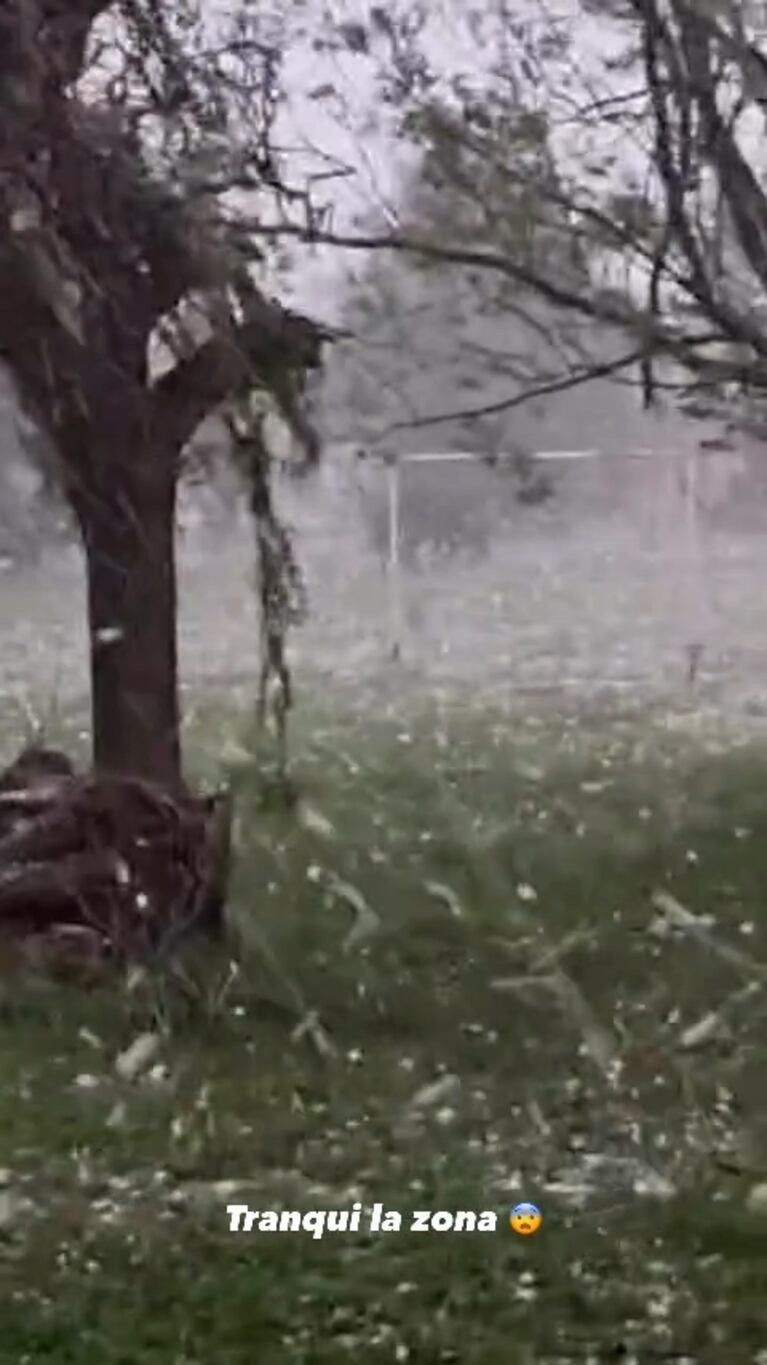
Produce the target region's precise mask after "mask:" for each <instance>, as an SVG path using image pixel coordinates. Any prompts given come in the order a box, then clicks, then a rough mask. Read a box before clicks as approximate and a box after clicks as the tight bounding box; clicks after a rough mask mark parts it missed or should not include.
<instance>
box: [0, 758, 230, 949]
mask: <svg viewBox="0 0 767 1365" xmlns="http://www.w3.org/2000/svg"><path fill="white" fill-rule="evenodd" d="M230 825H231V808H230V802H229V798H228V796H227V795H225V794H219V795H217V796H212V797H192V796H189V795H186V794H184V795H181V796H180V795H178V794H176V793H174V794H173V795H170V794H169V793H168V792H166V791H164V790H163V789H162V788H160V787H158V786H155V785H153V784H151V783H148V782H142V781H139V780H136V779H129V778H119V777H95V776H84V777H80V776H77V775H76V774H75V773H74V771H73V770H72V768H71V765H69V763H68V760H67V759H66V758H65V757H64V756H63V755H61V754H57V753H55V751H50V750H42V749H38V750H26V751H25V752H24V753H23V754H22V755H21V756H20V757H19V759H18V760H17V761H16V763H15V764H14V765H13V766H12V767H11V768H10V769H7V770H6V772H5V773H3V774H2V775H0V933H2V934H7V935H9V936H11V937H13V938H22V939H30V938H32V939H34V938H37V937H39V936H40V935H45V936H48V937H51V938H53V939H54V940H59V941H62V942H67V943H69V944H70V945H71V946H72V947H73V948H75V950H76V951H77V950H78V948H79V949H81V950H82V951H83V952H84V953H85V955H86V956H88V957H91V956H92V955H94V954H95V955H97V956H99V957H107V958H112V957H114V958H116V959H118V960H125V959H135V958H137V957H139V958H145V957H146V956H148V955H152V956H154V955H158V954H159V955H160V956H166V955H167V954H168V953H169V952H171V951H172V949H173V948H174V947H175V946H176V945H177V944H178V943H179V942H180V941H181V940H182V939H184V938H186V937H187V936H188V935H189V934H191V933H194V932H198V931H200V930H203V931H206V932H209V933H217V932H219V931H220V929H221V927H222V916H223V908H224V902H225V897H226V885H227V880H228V864H229V839H230Z"/></svg>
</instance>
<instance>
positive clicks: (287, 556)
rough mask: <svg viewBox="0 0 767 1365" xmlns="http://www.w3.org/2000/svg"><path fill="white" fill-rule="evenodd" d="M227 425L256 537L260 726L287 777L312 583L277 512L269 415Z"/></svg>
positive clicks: (234, 418) (243, 414) (238, 415)
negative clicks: (295, 633) (292, 652)
mask: <svg viewBox="0 0 767 1365" xmlns="http://www.w3.org/2000/svg"><path fill="white" fill-rule="evenodd" d="M227 425H228V427H229V432H230V436H231V441H232V454H233V458H234V460H235V463H236V466H237V468H238V470H239V472H240V475H241V477H242V479H243V482H244V484H245V489H246V494H247V499H248V507H249V510H250V514H251V516H252V518H253V527H254V532H255V538H256V555H257V576H258V595H259V610H260V621H259V637H260V638H259V644H260V654H261V664H260V668H259V677H258V691H257V696H256V724H257V726H258V728H259V729H260V730H263V729H264V727H265V725H266V722H267V719H268V718H269V702H270V700H271V703H272V706H271V718H272V719H273V721H274V727H275V733H276V737H277V745H278V761H279V766H280V773H281V776H282V777H284V776H285V775H286V771H287V757H288V755H287V718H288V712H289V711H290V709H291V707H292V705H293V680H292V675H291V671H290V666H289V663H288V659H287V649H286V646H287V636H288V632H289V630H290V629H291V627H293V626H295V625H299V624H301V622H302V621H304V620H305V619H306V614H307V608H308V603H307V593H306V584H305V581H304V577H303V574H302V572H301V569H300V566H299V564H298V562H297V560H296V557H295V553H294V550H293V544H292V540H291V535H290V531H289V529H288V527H287V526H285V525H284V524H283V523H282V521H281V520H280V518H279V516H278V515H277V512H276V510H275V507H274V499H273V488H272V474H273V470H272V464H273V461H272V456H271V452H270V450H269V447H268V444H267V441H266V436H265V431H264V425H265V415H264V414H263V413H259V412H255V413H254V412H253V411H252V410H251V409H248V410H246V409H244V407H241V408H239V409H238V410H237V411H236V412H234V413H232V414H230V416H229V417H228V419H227Z"/></svg>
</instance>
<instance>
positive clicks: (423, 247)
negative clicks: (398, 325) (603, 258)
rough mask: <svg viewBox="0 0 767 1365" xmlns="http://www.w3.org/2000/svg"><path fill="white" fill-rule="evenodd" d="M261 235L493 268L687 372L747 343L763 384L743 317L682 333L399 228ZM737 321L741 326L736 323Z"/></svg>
mask: <svg viewBox="0 0 767 1365" xmlns="http://www.w3.org/2000/svg"><path fill="white" fill-rule="evenodd" d="M254 231H258V232H259V233H260V234H261V236H262V237H273V238H279V237H292V238H296V239H297V240H299V241H301V242H304V243H305V244H307V245H309V246H335V247H340V248H344V249H345V250H348V251H395V252H401V253H405V254H410V255H412V256H421V257H423V258H424V259H425V260H431V261H435V262H440V261H441V262H443V263H445V264H446V265H457V266H467V267H469V268H474V269H482V270H489V271H495V272H496V273H498V274H500V275H504V276H506V278H507V279H511V280H515V281H516V282H517V283H518V284H520V285H522V286H523V287H524V288H526V289H529V290H531V291H532V292H533V293H536V294H538V295H539V296H540V297H542V298H544V299H546V300H547V301H548V302H549V303H552V304H554V305H555V306H556V307H559V308H564V309H567V310H568V311H570V312H574V313H578V314H580V315H581V316H583V317H588V318H591V319H593V320H594V321H596V322H601V323H609V324H611V325H612V326H614V327H617V328H620V329H622V330H623V331H625V332H628V333H629V334H630V335H634V336H641V337H642V338H643V339H644V340H645V343H646V344H647V343H649V344H651V345H652V346H654V347H655V349H656V351H657V352H658V353H659V354H666V355H669V356H671V357H672V358H674V359H675V360H677V361H679V363H680V364H682V365H684V366H685V367H686V368H687V369H690V370H692V371H693V373H696V374H700V375H710V376H711V377H712V378H714V379H721V378H723V377H726V376H727V375H728V374H732V373H733V372H734V371H735V369H736V366H735V364H734V363H730V362H728V361H722V360H719V359H715V358H713V357H711V356H706V355H705V354H703V351H704V348H705V347H706V346H711V345H714V344H721V343H722V342H723V341H734V342H738V343H740V344H743V343H748V344H749V345H752V346H753V348H754V350H755V351H756V352H757V356H756V358H755V360H754V362H753V363H750V364H748V365H746V366H745V367H744V365H743V363H742V362H741V364H740V367H739V368H740V370H741V371H742V370H743V369H744V368H748V370H749V373H750V374H751V375H752V377H753V378H754V381H755V382H758V383H759V384H761V385H763V386H764V387H766V388H767V363H765V362H767V338H765V337H763V336H761V335H760V334H759V333H758V332H756V330H755V328H753V327H751V326H749V325H748V324H747V320H746V319H745V318H741V317H740V316H737V317H735V315H729V314H728V315H727V316H726V317H725V318H722V319H721V320H719V319H717V320H718V321H720V327H719V329H718V330H716V331H713V330H711V331H707V332H703V333H697V334H696V333H692V332H684V331H682V330H680V328H678V327H674V326H672V325H670V324H667V323H664V322H663V320H662V319H661V318H651V317H649V318H648V316H647V314H646V312H645V311H644V310H643V309H640V308H639V307H636V306H634V305H633V304H631V303H630V302H629V301H628V300H623V299H621V300H620V302H619V301H618V299H617V298H616V295H615V293H614V292H612V291H611V292H605V293H600V292H598V291H595V292H594V293H593V294H585V293H579V292H578V291H577V290H574V289H570V288H566V287H565V286H564V285H560V284H555V283H553V282H552V280H551V279H548V278H547V277H546V276H544V275H542V274H540V273H539V272H538V271H536V270H534V269H532V268H530V267H529V266H525V265H522V264H521V263H520V262H519V261H515V260H512V259H511V258H510V257H509V256H506V255H504V254H503V253H501V252H495V251H488V250H484V249H483V250H475V249H473V248H470V247H464V246H450V245H443V244H441V243H438V242H434V241H430V240H429V239H428V238H423V237H417V236H414V235H411V234H404V233H388V234H387V233H380V234H379V233H366V234H361V235H359V236H355V235H353V234H350V233H336V232H328V231H320V230H319V229H312V230H310V231H307V229H306V228H303V227H299V226H298V225H297V224H280V225H277V226H274V227H270V226H264V225H263V224H258V225H257V227H254ZM741 323H742V324H743V326H742V329H741V326H740V324H741Z"/></svg>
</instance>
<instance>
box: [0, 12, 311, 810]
mask: <svg viewBox="0 0 767 1365" xmlns="http://www.w3.org/2000/svg"><path fill="white" fill-rule="evenodd" d="M258 17H259V16H258V14H257V12H256V11H255V10H254V9H253V7H252V6H250V5H249V4H247V3H246V0H243V4H242V5H241V6H240V7H239V8H237V7H235V12H234V14H233V15H232V16H231V17H230V18H223V17H219V18H218V19H217V21H216V25H215V26H213V27H212V26H211V24H210V23H206V22H204V21H203V18H202V17H201V16H200V14H199V12H198V10H197V7H196V5H195V4H194V3H193V0H176V3H174V4H173V5H172V6H167V5H166V6H160V5H158V4H157V3H156V0H7V2H6V3H5V4H4V5H3V6H2V8H0V291H1V292H2V299H3V310H2V315H1V316H0V360H2V361H3V362H4V363H5V364H6V365H7V367H8V369H9V371H10V373H11V375H12V376H13V379H14V381H15V384H16V387H17V389H18V393H19V395H20V398H21V401H22V403H23V405H24V406H25V408H26V409H27V410H28V412H29V413H30V414H31V415H32V416H33V418H34V420H35V421H36V422H37V424H38V425H39V426H40V428H41V429H42V431H43V432H44V433H45V435H46V436H47V437H48V438H49V440H50V443H51V445H52V448H53V450H54V452H55V456H56V460H57V469H58V473H59V477H60V479H61V482H62V486H63V488H64V491H65V494H66V497H67V499H68V501H69V503H70V505H71V508H72V510H73V513H74V516H75V519H76V522H77V525H78V528H79V533H80V536H81V538H82V544H83V548H84V551H85V557H86V563H87V585H88V622H89V631H90V644H91V694H92V695H91V705H92V731H93V757H94V765H95V767H96V769H97V770H103V771H109V772H112V773H117V774H135V775H139V776H142V777H146V778H153V779H157V780H162V781H163V782H166V783H168V784H171V785H178V783H179V782H180V779H181V755H180V742H179V699H178V679H177V657H176V577H175V558H174V509H175V497H176V487H177V479H178V474H179V469H180V461H181V457H182V454H183V452H184V449H185V447H186V445H187V443H188V442H189V440H190V439H191V438H192V436H193V435H194V433H195V431H196V430H197V428H198V427H199V425H200V423H201V422H202V421H203V420H204V419H205V418H206V417H207V416H208V415H209V414H211V413H214V412H216V411H217V410H219V409H220V408H222V406H226V404H228V403H230V402H237V401H238V400H240V399H241V398H242V397H243V395H245V394H247V393H248V392H249V391H251V390H253V389H254V388H261V389H265V390H267V391H269V392H270V394H271V395H272V397H273V398H274V401H275V402H276V404H277V405H278V407H279V409H280V411H281V412H282V414H283V415H284V416H285V418H286V420H288V421H289V422H291V423H292V424H293V426H294V427H295V428H296V430H297V431H298V433H299V434H300V436H301V437H302V438H303V440H304V444H305V448H306V451H307V457H308V458H311V459H314V458H316V454H317V450H316V444H315V442H314V439H313V435H312V432H311V430H310V427H309V425H308V422H307V420H306V417H305V415H304V414H303V411H302V407H301V393H302V388H303V383H304V378H305V376H306V374H307V373H308V372H309V371H311V370H312V369H314V368H316V367H317V366H318V364H319V359H320V349H321V334H320V331H319V329H318V328H317V327H316V326H315V325H314V324H313V323H311V322H310V321H308V320H307V319H306V318H304V317H302V316H300V315H297V314H294V313H291V312H289V311H288V310H286V309H285V308H283V307H282V306H281V305H280V304H279V303H278V302H277V301H275V300H274V299H272V298H270V297H268V296H267V294H266V293H265V292H264V290H263V288H261V287H259V285H258V283H257V282H256V277H255V275H254V264H255V265H257V263H258V250H257V248H256V246H255V244H254V241H253V237H252V235H248V234H245V233H243V232H241V231H239V229H238V210H237V204H238V201H237V200H236V198H235V200H233V199H232V190H233V189H238V190H239V191H240V195H241V199H240V201H239V202H240V203H242V202H247V203H249V204H250V205H251V206H252V205H253V203H256V204H258V203H260V199H259V195H263V193H264V192H265V189H266V190H268V192H270V193H272V192H273V193H279V192H280V190H281V186H280V183H279V178H278V171H277V167H276V163H275V158H274V156H273V154H272V152H271V148H270V132H271V127H272V122H273V117H274V106H275V100H276V93H275V92H276V88H277V68H278V55H277V53H276V52H275V50H274V48H273V47H270V46H269V45H268V44H266V43H265V42H264V40H263V37H262V34H261V29H260V28H259V24H258V22H257V20H258ZM243 196H244V198H243ZM248 196H249V198H248ZM158 341H159V342H161V343H163V344H164V346H165V350H166V352H167V358H168V361H169V362H170V363H169V364H167V365H166V367H165V368H164V370H163V371H162V372H161V373H159V374H158V373H157V372H156V367H154V368H153V365H152V361H151V354H152V351H153V350H156V348H157V343H158Z"/></svg>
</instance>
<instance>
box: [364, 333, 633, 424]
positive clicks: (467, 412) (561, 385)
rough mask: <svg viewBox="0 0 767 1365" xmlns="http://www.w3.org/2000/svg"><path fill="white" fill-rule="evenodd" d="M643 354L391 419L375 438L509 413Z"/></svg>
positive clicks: (624, 365)
mask: <svg viewBox="0 0 767 1365" xmlns="http://www.w3.org/2000/svg"><path fill="white" fill-rule="evenodd" d="M643 354H644V348H643V347H641V348H636V347H635V348H634V349H633V350H631V351H628V352H627V353H626V354H625V355H620V356H618V357H617V358H615V359H613V360H606V361H604V362H603V363H599V364H594V365H590V366H579V367H578V368H577V369H575V370H573V372H572V373H571V374H568V375H560V376H559V377H558V378H557V379H551V380H548V381H547V382H546V383H545V384H538V385H535V386H533V387H531V388H528V389H525V391H524V392H523V393H515V394H513V395H512V396H511V397H510V398H500V399H498V400H497V401H496V402H492V403H479V404H477V405H476V406H475V407H469V408H462V409H456V410H454V411H452V412H443V413H436V414H432V415H431V416H429V417H416V418H413V419H411V420H410V421H401V422H392V423H391V425H390V426H388V427H386V428H385V429H384V430H383V431H382V432H381V433H380V435H379V437H378V438H377V439H379V440H383V439H385V438H386V437H387V436H390V435H393V434H394V433H395V432H397V431H413V430H416V429H418V428H420V427H436V426H445V425H446V424H447V423H449V422H463V421H469V420H471V419H472V418H479V417H496V416H498V414H499V413H502V412H510V411H511V410H512V408H519V407H522V405H523V404H524V403H531V402H534V401H535V399H537V398H545V397H548V396H550V395H551V394H555V393H564V392H565V391H566V390H567V389H574V388H578V387H579V386H580V385H581V384H587V383H589V381H590V380H592V379H606V378H607V377H608V376H609V375H611V374H617V373H618V372H619V371H620V370H625V369H628V367H629V365H634V364H636V363H637V362H638V361H639V360H641V358H642V356H643Z"/></svg>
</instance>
